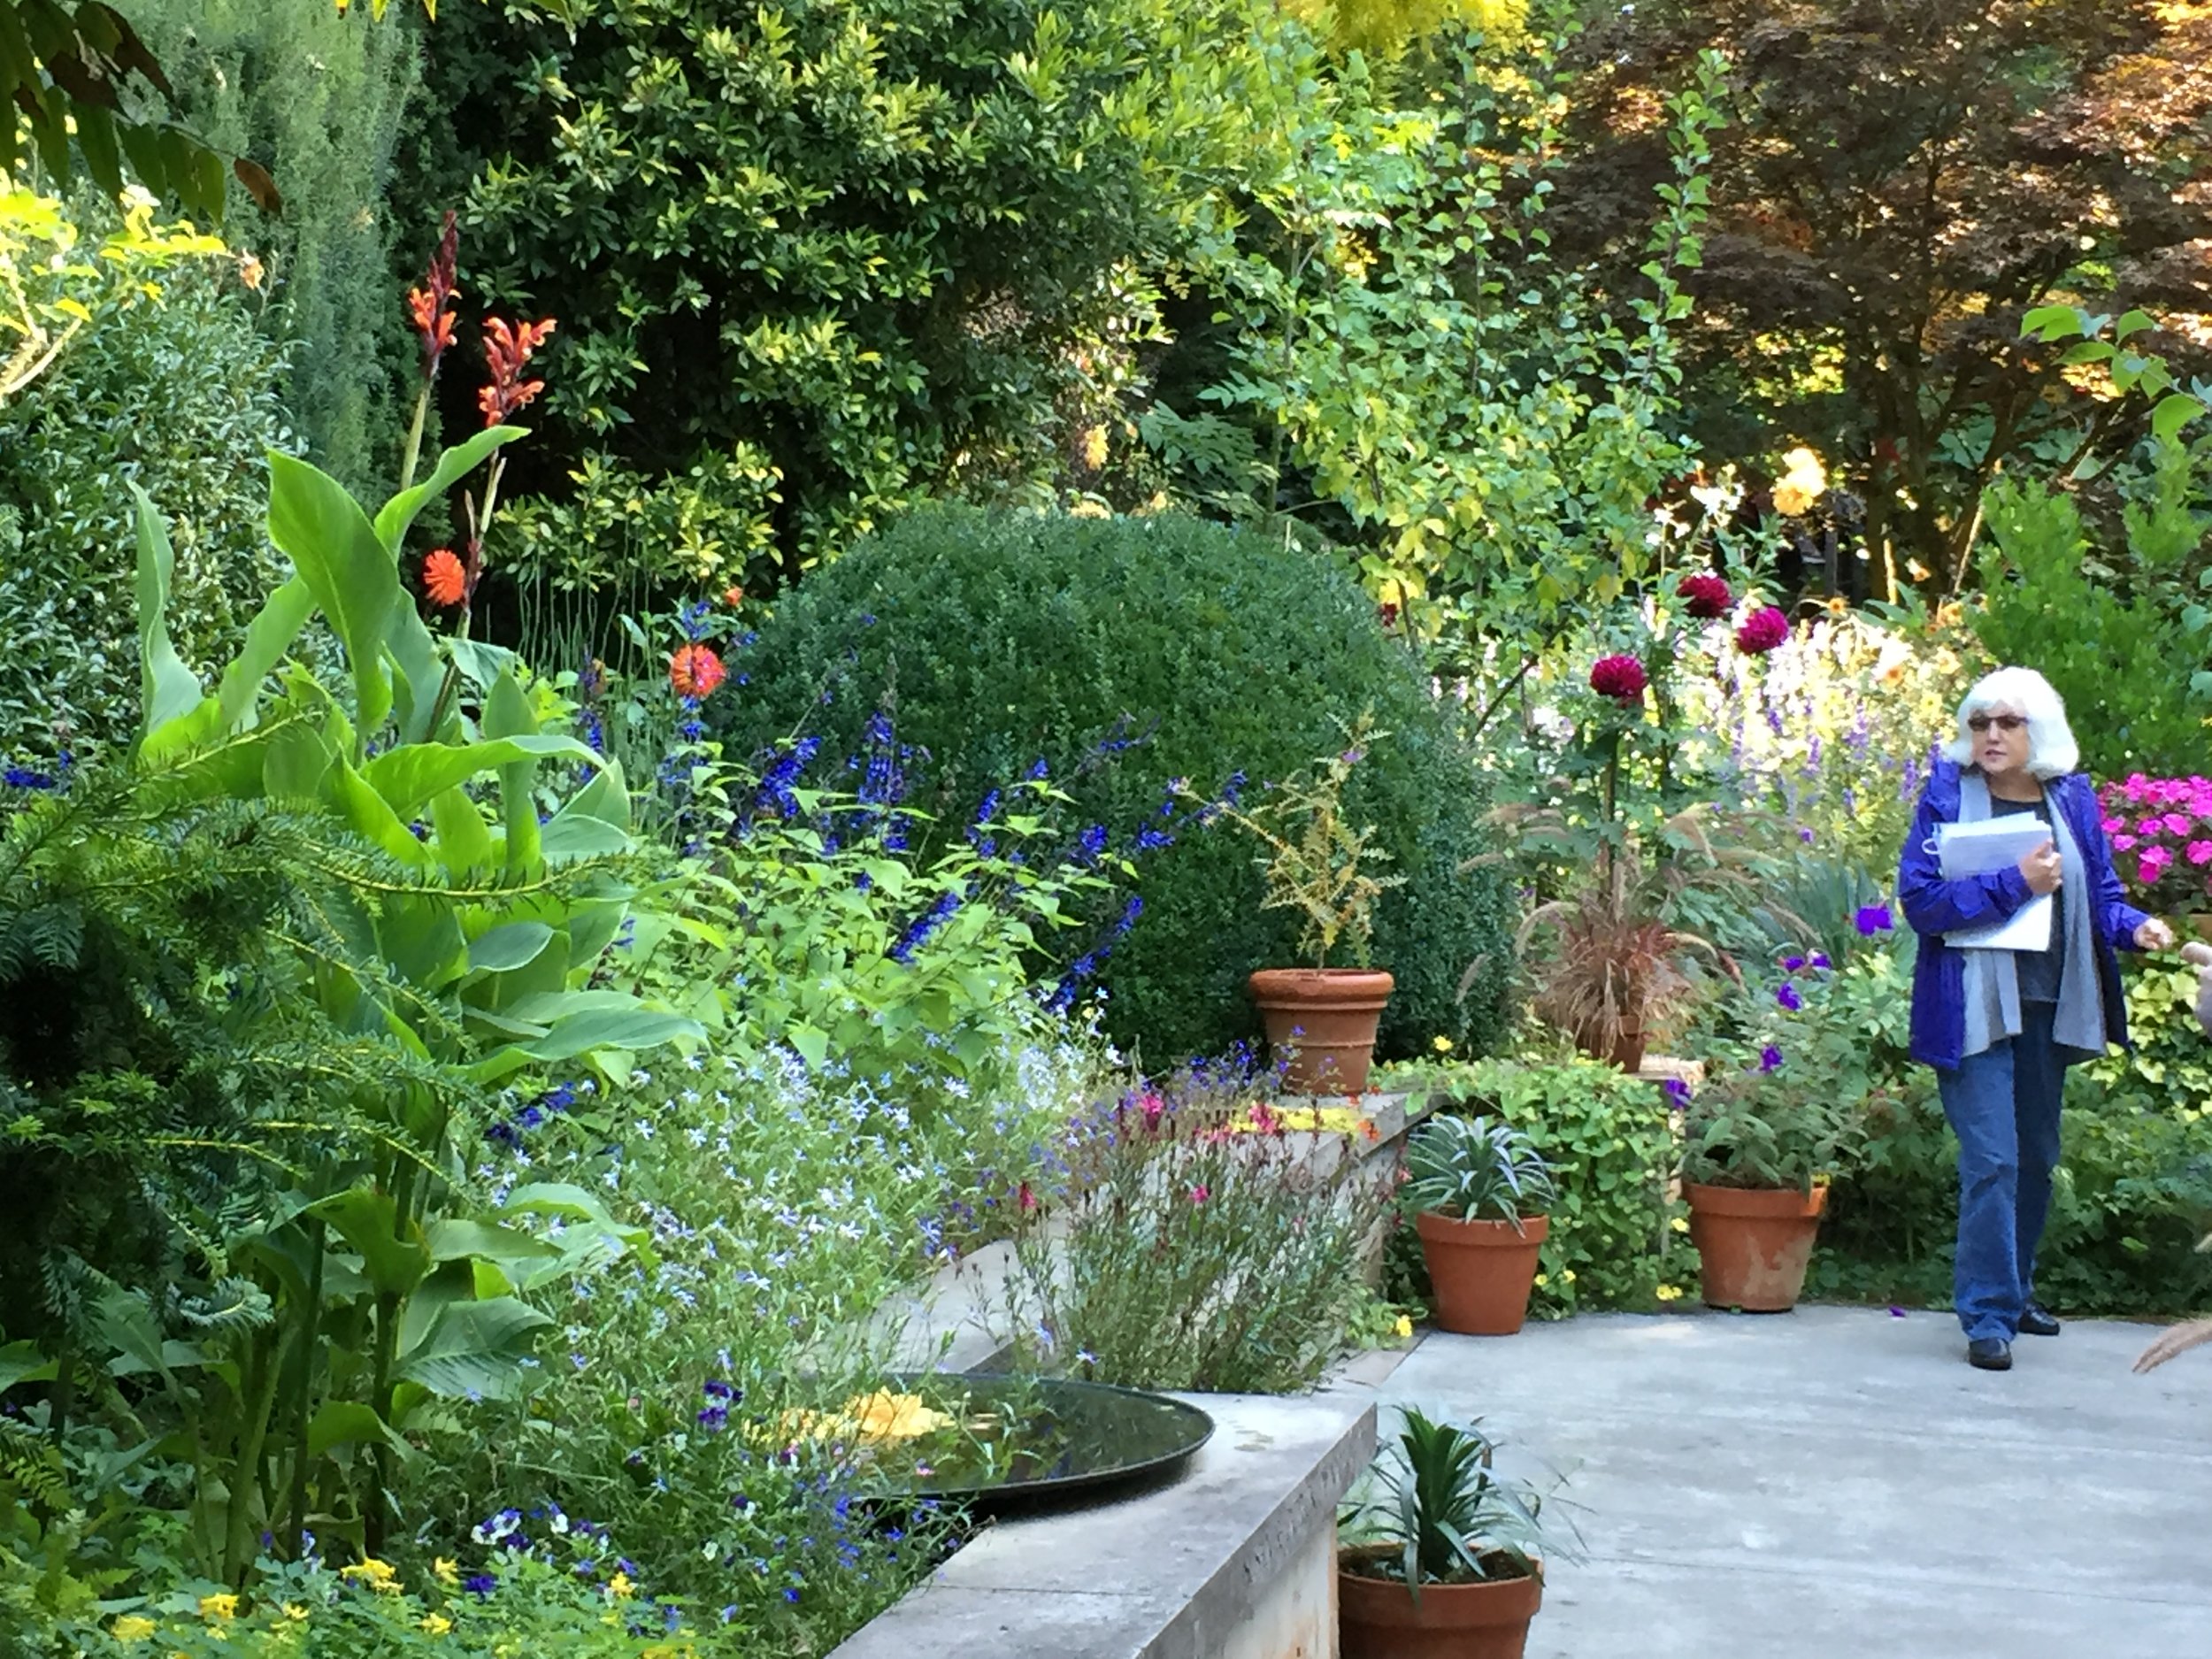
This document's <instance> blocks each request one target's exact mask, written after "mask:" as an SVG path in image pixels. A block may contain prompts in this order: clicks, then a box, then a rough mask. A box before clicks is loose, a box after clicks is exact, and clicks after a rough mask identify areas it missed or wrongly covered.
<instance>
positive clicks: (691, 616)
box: [676, 599, 713, 644]
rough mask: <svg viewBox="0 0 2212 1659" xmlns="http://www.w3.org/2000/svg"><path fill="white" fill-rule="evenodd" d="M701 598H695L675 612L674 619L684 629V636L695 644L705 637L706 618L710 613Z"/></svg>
mask: <svg viewBox="0 0 2212 1659" xmlns="http://www.w3.org/2000/svg"><path fill="white" fill-rule="evenodd" d="M712 614H713V613H712V611H710V609H709V608H708V605H707V602H706V601H705V600H703V599H695V600H693V601H692V602H691V603H689V604H687V605H686V606H685V607H684V608H683V609H682V610H681V611H678V612H677V613H676V621H677V624H678V626H680V627H681V628H682V629H683V631H684V638H686V639H687V640H689V641H692V642H693V643H694V644H696V643H697V642H698V641H701V640H703V639H705V638H706V637H707V618H709V617H710V615H712Z"/></svg>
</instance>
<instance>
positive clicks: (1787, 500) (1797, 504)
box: [1774, 478, 1813, 518]
mask: <svg viewBox="0 0 2212 1659" xmlns="http://www.w3.org/2000/svg"><path fill="white" fill-rule="evenodd" d="M1812 510H1813V494H1812V492H1811V491H1810V490H1809V489H1807V488H1805V487H1804V486H1803V485H1801V484H1800V483H1798V482H1797V481H1796V480H1794V479H1787V478H1786V479H1784V480H1782V481H1781V482H1780V483H1778V484H1777V485H1776V486H1775V487H1774V511H1777V512H1778V513H1780V514H1781V515H1782V516H1783V517H1784V518H1798V517H1800V516H1801V515H1802V514H1805V513H1809V512H1810V511H1812Z"/></svg>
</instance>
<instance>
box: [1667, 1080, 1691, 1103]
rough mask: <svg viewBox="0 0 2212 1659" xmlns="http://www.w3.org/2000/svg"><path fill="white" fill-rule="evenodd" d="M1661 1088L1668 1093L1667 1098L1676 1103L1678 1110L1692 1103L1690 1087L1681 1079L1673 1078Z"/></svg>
mask: <svg viewBox="0 0 2212 1659" xmlns="http://www.w3.org/2000/svg"><path fill="white" fill-rule="evenodd" d="M1660 1087H1663V1088H1664V1089H1665V1090H1666V1091H1667V1098H1668V1099H1669V1100H1671V1101H1672V1102H1674V1106H1675V1110H1678V1111H1679V1110H1681V1109H1682V1108H1683V1107H1685V1106H1687V1105H1688V1104H1689V1103H1690V1086H1689V1085H1688V1084H1687V1083H1685V1082H1684V1081H1683V1080H1682V1079H1680V1078H1678V1077H1671V1078H1669V1079H1667V1080H1666V1081H1665V1082H1664V1083H1663V1084H1662V1085H1661V1086H1660Z"/></svg>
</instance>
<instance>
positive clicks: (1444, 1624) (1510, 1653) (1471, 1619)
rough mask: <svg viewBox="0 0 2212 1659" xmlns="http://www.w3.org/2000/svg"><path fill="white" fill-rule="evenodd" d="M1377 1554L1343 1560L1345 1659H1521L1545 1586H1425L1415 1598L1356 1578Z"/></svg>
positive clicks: (1504, 1582)
mask: <svg viewBox="0 0 2212 1659" xmlns="http://www.w3.org/2000/svg"><path fill="white" fill-rule="evenodd" d="M1378 1553H1383V1552H1378V1551H1374V1550H1369V1549H1348V1550H1346V1551H1345V1552H1344V1553H1343V1554H1342V1555H1340V1556H1339V1557H1338V1560H1337V1572H1336V1608H1337V1633H1338V1635H1339V1637H1340V1640H1342V1643H1343V1649H1344V1651H1343V1659H1522V1655H1523V1654H1524V1653H1525V1651H1526V1649H1527V1647H1528V1625H1529V1621H1530V1620H1531V1619H1532V1618H1534V1617H1536V1609H1538V1608H1539V1607H1540V1606H1541V1605H1542V1604H1543V1600H1544V1584H1543V1580H1542V1579H1540V1578H1494V1579H1488V1580H1486V1581H1485V1582H1483V1583H1480V1584H1425V1585H1423V1586H1421V1600H1420V1601H1419V1603H1418V1604H1416V1602H1415V1601H1414V1599H1413V1593H1412V1592H1411V1591H1410V1590H1409V1589H1407V1588H1406V1586H1403V1585H1402V1584H1399V1583H1397V1582H1395V1581H1394V1580H1392V1579H1389V1578H1367V1577H1365V1576H1363V1574H1362V1573H1360V1572H1359V1571H1357V1570H1358V1568H1359V1567H1360V1566H1361V1565H1362V1564H1363V1563H1364V1561H1365V1560H1367V1559H1371V1557H1372V1556H1373V1555H1376V1554H1378Z"/></svg>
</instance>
